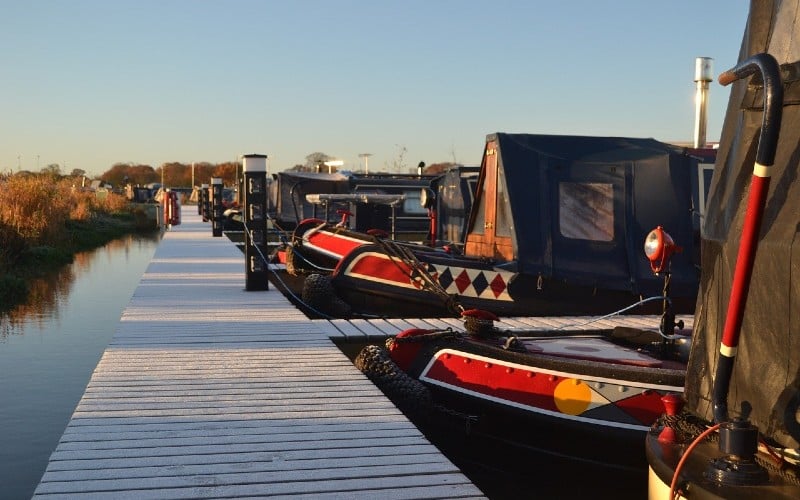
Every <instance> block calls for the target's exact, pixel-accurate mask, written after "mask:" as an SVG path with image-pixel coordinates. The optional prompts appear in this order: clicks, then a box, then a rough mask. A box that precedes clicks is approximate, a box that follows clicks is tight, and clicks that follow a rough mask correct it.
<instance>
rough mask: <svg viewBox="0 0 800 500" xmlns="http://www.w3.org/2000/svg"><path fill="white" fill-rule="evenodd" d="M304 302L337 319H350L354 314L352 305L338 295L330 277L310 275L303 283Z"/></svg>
mask: <svg viewBox="0 0 800 500" xmlns="http://www.w3.org/2000/svg"><path fill="white" fill-rule="evenodd" d="M301 296H302V299H303V302H305V303H306V304H308V305H310V306H311V307H313V308H314V309H317V310H320V311H322V312H324V313H325V314H328V315H330V316H333V317H337V318H348V317H350V315H351V314H352V312H353V311H352V308H351V307H350V304H348V303H347V302H345V301H343V300H342V299H341V298H339V296H338V295H336V290H335V289H334V288H333V284H332V283H331V278H330V276H325V275H322V274H317V273H313V274H309V275H308V276H307V277H306V280H305V281H304V282H303V293H302V295H301Z"/></svg>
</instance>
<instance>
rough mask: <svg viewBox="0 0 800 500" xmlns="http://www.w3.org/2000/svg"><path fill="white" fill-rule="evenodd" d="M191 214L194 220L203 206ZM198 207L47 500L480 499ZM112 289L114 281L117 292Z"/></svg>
mask: <svg viewBox="0 0 800 500" xmlns="http://www.w3.org/2000/svg"><path fill="white" fill-rule="evenodd" d="M192 208H193V207H192ZM190 212H191V210H184V211H183V214H182V215H183V223H182V224H181V225H180V226H176V227H174V228H172V229H171V230H169V231H168V232H167V233H166V234H165V235H164V238H163V240H162V242H161V243H160V244H159V246H158V248H157V250H156V252H155V255H154V257H153V260H152V262H151V263H150V265H149V267H148V268H147V270H146V272H145V274H144V275H143V277H142V280H141V282H140V284H139V286H138V288H137V289H136V291H135V292H134V295H133V297H132V299H131V301H130V303H129V305H128V307H127V308H126V309H125V311H124V312H123V314H122V318H121V320H120V322H119V324H118V325H117V327H116V331H115V334H114V337H113V339H112V341H111V343H110V345H109V346H108V348H107V349H106V351H105V353H104V354H103V356H102V358H101V360H100V362H99V363H98V365H97V367H96V369H95V371H94V373H93V375H92V377H91V380H90V381H89V384H88V386H87V388H86V391H85V394H84V396H83V398H82V399H81V401H80V402H79V404H78V406H77V408H76V409H75V412H74V414H73V415H72V418H71V420H70V422H69V424H68V426H67V428H66V430H65V431H64V434H63V436H62V438H61V440H60V442H59V444H58V446H57V448H56V449H55V451H54V452H53V453H52V455H51V457H50V461H49V463H48V466H47V470H46V471H45V473H44V475H43V477H42V479H41V482H40V483H39V485H38V487H37V488H36V491H35V493H34V497H35V498H48V497H58V498H69V497H74V498H81V499H85V498H114V499H120V498H158V499H171V498H212V497H213V498H220V497H236V498H246V497H289V496H291V497H292V498H293V499H299V498H315V499H317V498H348V499H349V498H382V499H383V498H385V499H393V498H398V499H399V498H436V497H439V498H480V497H482V496H483V495H482V493H481V491H480V490H479V489H478V488H477V487H476V486H474V485H473V484H472V483H471V482H470V481H469V480H468V479H467V478H466V477H465V476H464V475H463V474H462V473H461V472H460V471H459V470H458V469H457V468H456V467H455V466H454V465H453V464H452V463H451V462H450V461H449V460H448V459H447V458H446V457H444V456H443V455H442V454H441V453H440V452H439V451H438V450H437V449H436V448H435V447H434V446H433V445H431V444H430V443H429V442H428V441H427V440H426V439H425V437H424V436H423V435H422V434H421V433H420V432H419V430H417V429H416V427H414V425H412V424H411V423H410V422H409V421H408V420H407V419H406V417H405V416H404V415H403V414H402V413H401V412H400V411H399V410H397V409H396V408H395V407H394V406H393V405H392V403H391V402H390V401H389V400H387V399H386V398H385V397H384V396H383V394H382V393H381V392H380V391H379V390H378V389H377V388H376V387H375V386H374V385H373V384H372V383H371V382H369V380H368V379H367V378H366V377H365V376H364V375H363V374H361V373H360V372H359V371H358V370H357V369H356V368H355V367H354V366H353V365H352V364H351V363H350V361H349V360H348V359H347V357H346V356H345V355H344V354H342V353H341V351H339V349H338V348H337V347H336V346H335V344H334V343H333V342H332V341H331V340H330V338H329V333H328V331H327V330H326V329H323V328H322V327H323V326H325V327H326V328H330V326H331V323H327V324H325V325H323V324H322V323H320V322H312V321H309V319H308V318H307V317H306V316H304V315H303V314H302V313H301V312H299V311H298V310H297V309H296V308H295V307H294V306H292V305H291V304H290V303H289V302H288V300H286V299H285V298H284V297H283V295H282V294H281V293H280V292H279V291H277V290H275V289H274V288H272V289H271V290H269V291H261V292H246V291H245V290H244V283H245V278H244V260H243V258H242V254H241V252H240V251H239V250H238V249H237V248H236V246H235V245H234V244H232V243H231V242H230V241H229V240H228V239H227V238H214V237H212V234H211V228H210V226H209V225H208V224H203V223H202V222H201V220H200V216H199V215H193V214H191V213H190ZM108 286H114V285H113V277H111V276H110V277H109V285H108Z"/></svg>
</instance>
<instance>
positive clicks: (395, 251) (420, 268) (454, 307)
mask: <svg viewBox="0 0 800 500" xmlns="http://www.w3.org/2000/svg"><path fill="white" fill-rule="evenodd" d="M375 241H376V242H377V243H378V244H379V245H380V246H381V247H382V248H383V250H384V251H385V252H386V255H387V257H389V261H390V262H392V263H393V264H394V265H395V266H396V267H397V269H399V270H400V272H402V273H403V275H404V276H406V277H407V278H408V279H409V281H411V282H413V281H414V275H413V272H414V271H416V272H417V273H418V274H419V277H420V278H421V281H422V282H421V285H422V289H423V290H426V291H429V292H431V293H433V294H434V295H436V296H438V297H439V298H440V299H441V300H442V301H443V302H444V303H445V305H446V306H447V308H448V309H449V310H451V312H453V313H454V315H455V316H460V313H461V312H463V311H464V307H463V306H462V305H461V304H459V303H458V301H457V300H456V299H455V297H454V296H453V295H450V294H448V293H447V290H445V289H444V287H443V286H442V285H441V284H440V283H439V280H437V279H436V278H434V277H433V276H431V274H430V273H429V272H428V270H427V269H426V268H425V266H424V265H423V264H422V262H420V260H419V259H418V258H417V256H416V255H414V252H413V251H412V250H411V249H409V248H407V247H405V246H403V245H400V244H398V243H396V242H394V241H389V240H384V239H381V238H377V237H376V238H375ZM395 258H397V259H399V260H400V261H401V262H402V263H404V264H405V265H406V266H408V268H409V269H411V272H408V271H406V269H405V268H404V267H403V266H401V265H400V263H399V262H397V261H396V260H395Z"/></svg>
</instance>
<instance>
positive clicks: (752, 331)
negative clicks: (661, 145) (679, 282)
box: [686, 0, 800, 448]
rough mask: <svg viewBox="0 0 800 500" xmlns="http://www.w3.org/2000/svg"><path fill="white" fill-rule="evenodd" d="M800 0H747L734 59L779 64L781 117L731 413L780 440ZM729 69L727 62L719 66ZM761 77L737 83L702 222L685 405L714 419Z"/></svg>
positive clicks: (798, 191)
mask: <svg viewBox="0 0 800 500" xmlns="http://www.w3.org/2000/svg"><path fill="white" fill-rule="evenodd" d="M799 4H800V1H799V0H785V1H780V0H776V1H767V0H764V1H753V2H752V3H751V6H750V13H749V17H748V21H747V26H746V30H745V33H744V39H743V41H742V46H741V50H740V53H739V60H740V61H742V60H744V59H747V58H748V57H750V56H752V55H754V54H757V53H762V52H766V53H769V54H771V55H772V56H774V57H775V59H776V60H777V61H778V63H779V64H780V65H781V70H782V71H781V73H782V76H783V79H784V93H785V94H784V107H783V120H782V126H781V131H780V136H779V139H778V147H777V151H776V156H775V164H774V168H773V174H772V179H771V182H770V189H769V193H768V196H767V200H766V209H765V213H764V218H763V219H762V226H761V233H760V236H759V246H758V253H757V254H756V258H755V266H754V268H753V276H752V281H751V284H750V293H749V297H748V301H747V305H746V308H745V311H744V322H743V325H742V329H741V337H740V341H739V350H738V354H737V356H736V359H735V365H734V369H733V375H732V381H731V387H730V392H729V394H728V407H729V417H730V418H733V417H738V416H741V415H742V408H743V407H744V408H747V407H751V408H752V412H751V413H750V414H749V418H750V421H751V422H752V423H753V424H754V425H755V426H756V427H758V429H759V431H761V432H762V433H763V434H765V435H767V436H769V437H771V438H772V439H774V440H775V441H777V442H778V443H780V444H782V445H784V446H787V447H792V448H796V447H798V441H800V435H799V434H800V432H799V431H798V427H800V426H798V415H797V405H798V402H800V392H799V391H800V321H798V320H800V237H799V236H800V234H799V231H800V182H798V180H797V177H798V164H799V163H800V106H798V104H800V81H798V79H800V37H798V36H797V30H798V28H797V27H798V26H800V5H799ZM724 69H727V68H724ZM759 82H760V78H757V79H752V78H751V79H743V80H740V81H737V82H735V83H734V84H733V86H732V88H731V95H730V101H729V103H728V108H727V113H726V116H725V122H724V124H723V131H722V137H721V141H720V149H719V153H718V155H717V161H716V165H715V172H714V176H713V179H712V182H711V188H710V192H709V199H708V204H707V206H706V208H707V212H706V218H705V224H704V226H703V231H702V267H703V274H702V281H701V285H700V294H699V296H698V302H697V312H696V317H695V321H694V326H695V331H694V341H693V345H692V352H691V356H690V364H689V372H688V374H687V375H688V376H687V379H686V397H687V399H688V404H687V409H688V410H689V411H691V412H693V413H695V414H697V415H699V416H701V417H703V418H704V419H706V420H708V421H711V420H713V411H712V402H711V398H712V396H711V395H712V387H713V379H714V375H715V371H716V365H717V360H718V357H719V348H720V341H721V338H722V331H723V327H724V324H725V317H726V312H727V305H728V300H729V296H730V290H731V283H732V279H733V273H734V266H735V263H736V257H737V253H738V248H739V240H740V233H741V228H742V225H743V220H744V215H745V203H744V202H743V200H746V199H747V194H748V187H749V185H750V179H751V175H752V172H753V163H754V160H755V155H756V151H757V147H758V137H759V132H760V128H761V123H762V103H763V93H762V90H763V89H762V87H761V85H760V83H759Z"/></svg>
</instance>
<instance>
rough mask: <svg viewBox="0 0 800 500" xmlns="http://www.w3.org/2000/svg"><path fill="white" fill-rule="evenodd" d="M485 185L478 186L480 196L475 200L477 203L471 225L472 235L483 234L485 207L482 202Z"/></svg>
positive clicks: (484, 195) (484, 194)
mask: <svg viewBox="0 0 800 500" xmlns="http://www.w3.org/2000/svg"><path fill="white" fill-rule="evenodd" d="M485 185H486V183H485V182H484V183H483V184H481V185H480V187H481V191H482V192H481V194H480V196H478V198H477V200H478V201H479V203H478V205H477V207H476V208H477V210H475V221H474V222H473V223H472V227H471V228H470V231H471V232H472V233H474V234H483V231H484V228H485V223H486V206H485V205H484V202H483V200H485V199H486V189H485Z"/></svg>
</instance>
